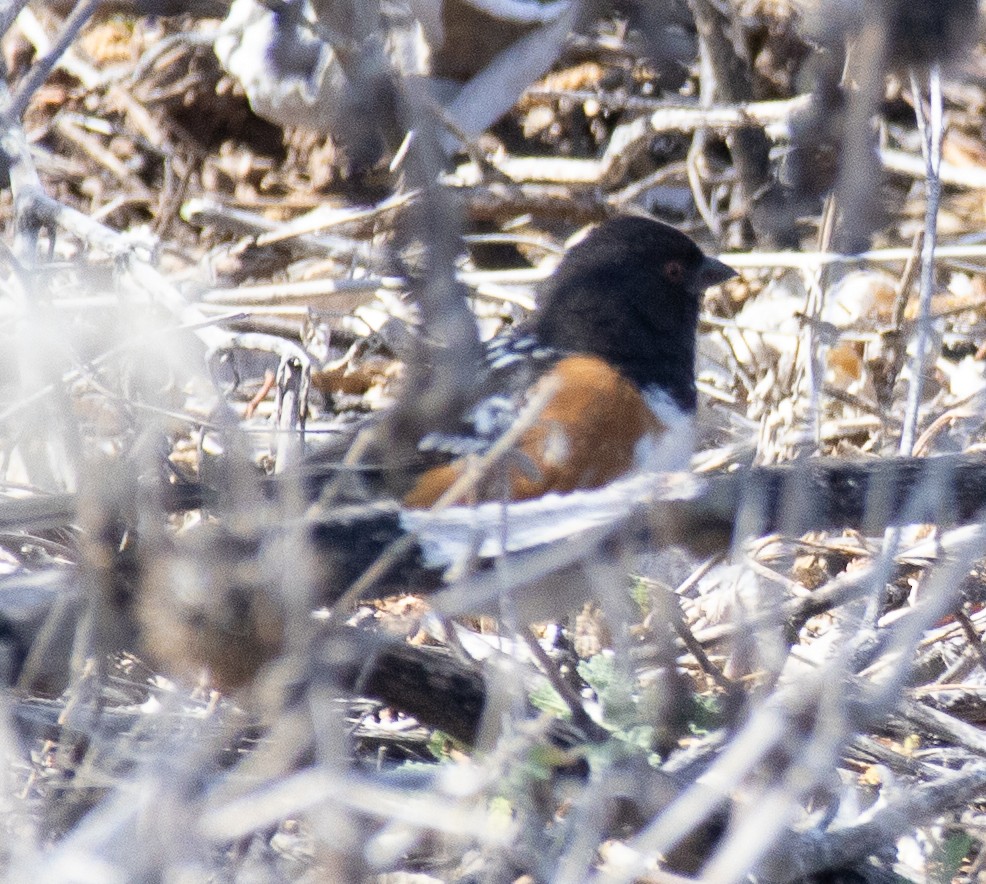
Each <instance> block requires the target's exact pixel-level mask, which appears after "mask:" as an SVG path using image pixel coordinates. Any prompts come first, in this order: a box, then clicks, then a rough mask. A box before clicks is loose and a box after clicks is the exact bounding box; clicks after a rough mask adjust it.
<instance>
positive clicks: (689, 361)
mask: <svg viewBox="0 0 986 884" xmlns="http://www.w3.org/2000/svg"><path fill="white" fill-rule="evenodd" d="M735 275H736V273H735V271H734V270H732V269H731V268H729V267H727V266H726V265H725V264H723V263H722V262H720V261H717V260H716V259H714V258H710V257H708V256H707V255H705V254H704V253H703V252H702V250H701V249H700V248H699V247H698V245H697V244H696V243H695V242H694V241H693V240H691V239H690V238H689V237H687V236H686V235H685V234H683V233H682V232H681V231H679V230H676V229H675V228H673V227H670V226H669V225H667V224H662V223H661V222H660V221H654V220H652V219H649V218H640V217H633V216H624V217H619V218H613V219H611V220H609V221H605V222H604V223H602V224H600V225H599V227H597V228H596V229H595V230H593V231H592V232H591V233H590V234H589V235H588V236H586V237H585V239H583V240H581V241H580V242H579V243H577V244H576V245H575V246H573V247H572V248H571V249H570V250H569V252H568V254H567V255H566V256H565V258H564V259H563V260H562V262H561V264H560V265H559V266H558V269H557V270H556V271H555V272H554V274H553V275H552V276H551V278H550V279H548V280H547V281H546V283H545V285H544V286H543V288H542V289H541V291H540V293H539V297H538V309H537V312H536V313H535V314H534V316H533V317H532V318H531V328H532V330H533V331H534V333H535V334H536V335H537V336H538V338H539V339H540V340H541V341H543V342H544V343H545V344H548V345H550V346H552V347H556V348H557V349H559V350H563V351H566V352H573V353H587V354H592V355H596V356H600V357H601V358H603V359H605V360H607V361H608V362H610V363H611V364H613V365H614V366H615V367H616V368H618V369H619V370H620V371H621V372H622V373H623V374H624V375H626V376H627V377H628V378H630V379H631V380H633V381H634V382H635V383H636V384H638V385H639V386H640V387H641V388H642V389H649V388H653V387H660V388H661V389H663V390H664V391H665V392H666V393H668V395H670V396H671V397H672V399H674V401H675V402H676V403H677V404H678V405H679V406H680V407H682V408H684V409H686V410H689V411H690V410H693V409H694V408H695V377H694V374H695V334H696V329H697V326H698V314H699V307H700V304H701V300H702V295H703V293H704V292H705V289H706V288H708V287H709V286H711V285H716V284H717V283H720V282H724V281H725V280H727V279H729V278H730V277H732V276H735Z"/></svg>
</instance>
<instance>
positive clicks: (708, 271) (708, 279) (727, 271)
mask: <svg viewBox="0 0 986 884" xmlns="http://www.w3.org/2000/svg"><path fill="white" fill-rule="evenodd" d="M734 276H739V274H738V273H737V272H736V271H735V270H733V268H732V267H730V266H729V265H727V264H723V263H722V261H720V260H718V259H717V258H710V257H709V256H708V255H706V256H705V258H703V259H702V264H701V266H700V267H699V268H698V288H699V290H700V291H703V292H704V291H705V290H706V289H707V288H708V287H709V286H712V285H719V283H721V282H725V281H726V280H727V279H732V278H733V277H734Z"/></svg>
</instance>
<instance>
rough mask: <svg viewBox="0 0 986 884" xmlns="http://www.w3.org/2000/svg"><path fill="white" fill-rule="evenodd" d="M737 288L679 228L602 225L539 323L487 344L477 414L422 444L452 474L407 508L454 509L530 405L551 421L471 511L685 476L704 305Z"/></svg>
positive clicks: (479, 488)
mask: <svg viewBox="0 0 986 884" xmlns="http://www.w3.org/2000/svg"><path fill="white" fill-rule="evenodd" d="M736 275H737V274H736V271H735V270H733V269H732V268H731V267H729V266H727V265H726V264H724V263H723V262H722V261H720V260H718V259H717V258H714V257H712V256H710V255H706V254H705V253H704V252H703V251H702V249H701V248H700V247H699V246H698V244H697V243H696V242H695V241H694V240H692V239H691V238H690V237H689V236H687V235H686V234H684V233H682V232H681V231H680V230H678V229H677V228H675V227H673V226H671V225H669V224H665V223H664V222H661V221H658V220H656V219H653V218H650V217H644V216H637V215H620V216H616V217H613V218H610V219H608V220H605V221H603V222H602V223H601V224H599V225H598V226H596V227H595V228H593V229H592V230H591V231H590V232H589V233H588V234H587V235H586V236H585V237H584V238H583V239H581V240H580V241H578V242H577V243H576V244H575V245H574V246H572V247H571V248H570V249H569V250H568V252H567V253H566V254H565V256H564V258H563V259H562V261H561V262H560V264H559V265H558V267H557V268H556V269H555V271H554V273H553V274H552V275H551V276H550V277H549V278H548V279H547V280H546V281H545V282H544V283H543V284H542V286H541V288H540V290H539V291H538V292H537V297H536V304H537V307H536V309H535V311H534V312H533V313H532V314H531V316H530V317H529V318H528V319H527V320H526V321H524V322H522V323H520V324H519V325H518V326H516V327H514V328H512V329H510V330H509V331H507V332H504V333H501V334H500V335H498V336H497V337H494V338H493V339H492V340H491V341H490V342H489V343H488V344H487V346H486V349H485V358H484V364H483V367H482V374H481V382H480V385H479V393H478V395H477V399H476V402H475V404H474V405H473V406H472V407H471V408H470V409H469V410H468V411H467V412H466V414H465V416H464V419H463V421H462V426H461V428H459V430H457V431H456V432H453V433H446V434H433V435H432V436H429V437H426V438H425V439H424V440H423V441H422V448H423V449H425V450H426V451H427V452H429V453H430V455H431V456H432V458H433V459H434V458H435V457H437V458H438V459H439V460H442V461H443V462H440V463H438V464H436V465H432V466H430V467H429V468H428V469H426V470H425V471H424V472H422V473H421V475H419V476H418V477H417V478H416V480H415V481H414V483H413V485H412V487H411V488H410V490H409V491H408V492H407V493H406V494H405V495H404V498H403V504H404V506H405V507H408V508H410V509H422V508H428V507H433V506H434V505H435V504H436V503H438V502H439V501H442V502H443V503H448V502H450V501H449V500H448V497H447V495H448V492H449V489H450V487H452V486H453V485H454V483H455V482H456V481H457V480H459V479H460V478H461V477H462V476H463V474H464V473H465V471H466V470H467V467H468V464H469V457H470V455H476V454H483V453H484V452H487V451H489V449H490V447H491V446H492V445H494V444H495V442H496V440H497V439H498V438H500V437H502V436H503V434H504V433H506V432H508V431H509V428H510V427H511V426H512V425H514V423H515V421H516V420H517V415H518V413H519V411H520V410H522V409H523V407H524V405H525V404H528V403H531V402H532V401H538V402H539V403H540V406H541V407H540V410H539V411H538V413H536V414H535V416H534V419H533V421H532V422H531V425H530V426H528V427H526V428H525V429H524V430H523V432H521V433H519V434H518V437H517V439H516V440H515V444H514V445H513V446H512V451H511V455H510V456H508V457H506V458H505V459H504V461H503V462H502V466H501V468H500V469H493V470H491V471H490V472H489V474H488V475H487V476H486V477H485V478H484V479H483V480H482V481H480V482H478V483H476V484H475V485H474V487H472V488H470V489H469V492H468V493H469V495H470V499H471V500H473V501H477V502H479V501H495V500H501V501H502V500H506V501H525V500H532V499H535V498H540V497H543V496H544V495H547V494H550V493H557V494H565V493H568V492H573V491H580V490H588V489H595V488H600V487H602V486H604V485H606V484H608V483H610V482H612V481H613V480H615V479H618V478H620V477H623V476H626V475H629V474H631V473H636V472H644V471H646V472H664V471H671V470H683V469H685V468H687V466H688V463H689V460H690V458H691V455H692V453H693V448H694V416H695V409H696V402H697V392H696V386H695V349H696V335H697V327H698V317H699V312H700V307H701V301H702V298H703V296H704V293H705V291H706V289H707V288H709V287H711V286H714V285H718V284H720V283H722V282H725V281H726V280H728V279H731V278H732V277H734V276H736Z"/></svg>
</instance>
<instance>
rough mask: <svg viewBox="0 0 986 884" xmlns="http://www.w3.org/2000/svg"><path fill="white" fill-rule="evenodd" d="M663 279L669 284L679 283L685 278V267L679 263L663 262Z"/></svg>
mask: <svg viewBox="0 0 986 884" xmlns="http://www.w3.org/2000/svg"><path fill="white" fill-rule="evenodd" d="M664 278H665V279H667V280H668V281H669V282H681V281H682V280H683V279H684V278H685V265H684V264H682V263H681V261H665V262H664Z"/></svg>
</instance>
